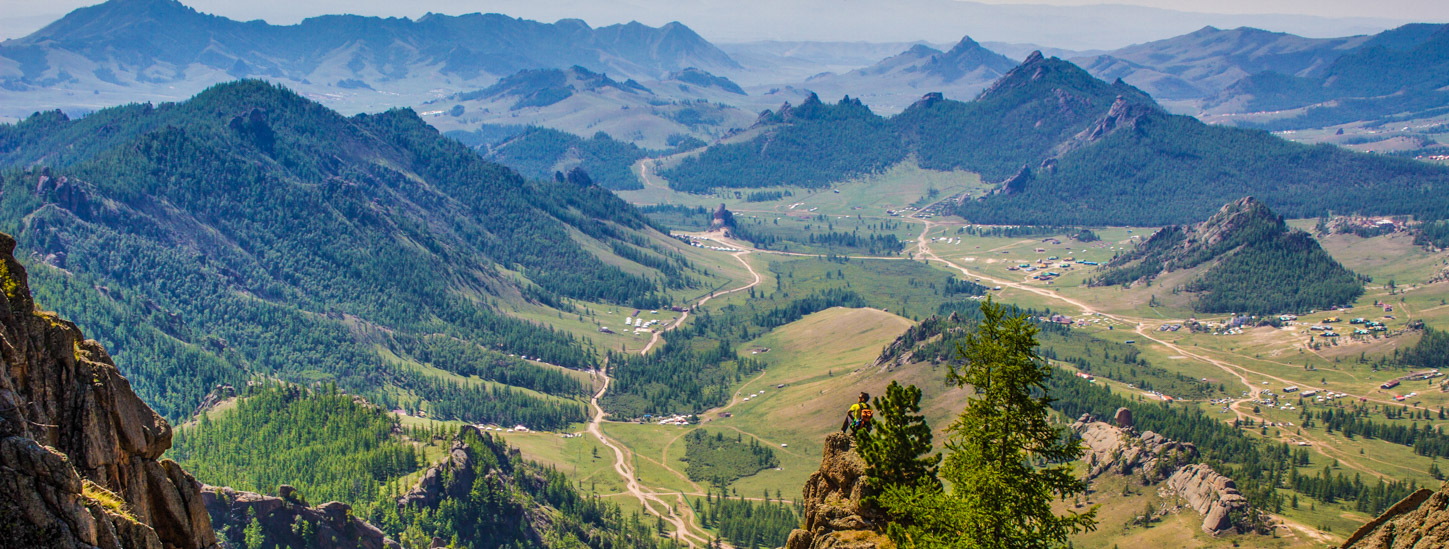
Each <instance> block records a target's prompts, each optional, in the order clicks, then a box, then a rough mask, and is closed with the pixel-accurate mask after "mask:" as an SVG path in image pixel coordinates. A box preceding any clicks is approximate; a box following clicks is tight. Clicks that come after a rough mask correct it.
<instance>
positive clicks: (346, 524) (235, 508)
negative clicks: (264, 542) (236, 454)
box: [201, 486, 401, 549]
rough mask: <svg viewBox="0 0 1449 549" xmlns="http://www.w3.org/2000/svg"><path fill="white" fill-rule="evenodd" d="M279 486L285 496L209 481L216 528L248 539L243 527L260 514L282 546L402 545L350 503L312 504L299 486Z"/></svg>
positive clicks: (205, 492) (206, 496) (374, 548)
mask: <svg viewBox="0 0 1449 549" xmlns="http://www.w3.org/2000/svg"><path fill="white" fill-rule="evenodd" d="M284 488H290V487H284ZM277 492H278V493H279V494H283V495H284V497H273V496H267V495H262V494H254V493H251V492H241V491H237V490H232V489H231V488H225V487H215V486H207V487H205V488H203V489H202V492H201V495H202V499H203V500H204V501H205V502H206V510H207V511H208V512H209V513H210V514H211V516H212V517H213V520H215V525H216V529H217V530H218V531H229V532H233V533H234V534H235V535H234V537H235V539H228V540H227V541H228V542H230V543H232V544H233V545H235V546H238V547H240V546H241V545H240V544H241V543H243V538H242V537H241V534H242V532H243V530H244V529H245V528H246V527H247V525H249V524H250V523H251V521H252V520H256V521H257V524H258V525H260V526H261V527H262V530H263V531H264V532H265V533H266V536H267V539H268V540H271V541H272V542H274V543H276V544H277V546H278V547H315V548H317V549H350V548H356V549H399V548H401V545H398V543H397V542H396V541H393V540H392V539H390V538H388V537H387V536H386V535H384V534H383V532H382V530H379V529H377V527H375V526H373V525H371V524H368V523H366V522H363V521H362V520H360V519H357V518H355V517H353V516H352V507H351V506H350V505H347V504H346V503H341V502H336V501H330V502H327V503H324V504H322V505H320V506H318V507H308V506H307V505H306V502H305V501H303V500H301V499H300V497H299V496H297V495H296V492H295V491H294V490H290V491H289V490H284V489H281V488H279V489H278V491H277ZM286 496H290V497H286Z"/></svg>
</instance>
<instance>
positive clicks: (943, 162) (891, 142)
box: [660, 55, 1449, 226]
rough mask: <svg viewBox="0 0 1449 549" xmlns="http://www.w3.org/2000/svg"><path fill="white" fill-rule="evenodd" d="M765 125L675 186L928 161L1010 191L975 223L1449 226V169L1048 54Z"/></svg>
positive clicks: (692, 167) (697, 165)
mask: <svg viewBox="0 0 1449 549" xmlns="http://www.w3.org/2000/svg"><path fill="white" fill-rule="evenodd" d="M757 126H759V128H760V132H759V135H758V136H757V137H754V138H753V139H750V140H747V141H741V142H732V143H727V144H721V145H716V146H713V147H711V148H710V149H708V150H706V151H705V152H704V153H703V154H700V155H698V156H696V157H692V158H688V159H685V160H683V161H682V162H680V163H679V164H678V165H677V166H675V167H674V168H671V169H668V170H665V171H663V172H662V173H661V174H660V175H662V176H663V177H665V178H666V179H668V180H669V183H670V185H671V186H672V187H673V188H675V189H677V190H682V191H686V192H696V193H697V192H705V191H706V190H708V189H714V188H720V187H765V186H775V185H781V184H785V185H797V186H804V187H817V188H819V187H825V186H828V185H830V184H832V183H835V182H839V181H843V180H846V179H849V178H852V177H858V176H860V175H863V174H870V173H874V172H877V171H879V170H882V169H884V168H885V167H887V166H890V165H892V164H895V163H898V162H901V161H902V160H904V159H905V158H906V157H907V156H911V155H914V156H915V158H916V160H917V161H918V162H919V164H920V166H921V167H922V168H927V169H933V170H953V169H961V170H968V171H973V172H977V173H980V174H981V176H982V178H983V179H985V180H987V181H993V182H998V184H999V187H998V192H995V193H993V194H991V195H990V196H987V197H984V198H981V199H979V200H962V201H959V203H958V204H956V205H954V206H953V207H951V208H948V211H949V212H951V213H956V214H958V215H961V216H962V217H965V218H966V219H967V220H969V221H971V222H973V223H992V224H1039V225H1049V224H1082V225H1123V224H1127V225H1148V226H1150V225H1165V224H1173V223H1188V222H1198V221H1201V220H1202V219H1205V218H1207V217H1208V216H1209V215H1211V213H1212V212H1213V211H1215V210H1216V209H1217V208H1218V207H1219V206H1221V205H1222V204H1223V203H1225V202H1228V201H1230V200H1233V199H1236V198H1238V197H1242V196H1246V195H1253V196H1257V197H1259V199H1260V200H1262V201H1263V202H1264V203H1266V204H1268V205H1269V206H1271V207H1273V208H1274V209H1275V210H1277V211H1279V212H1281V213H1283V214H1285V215H1289V216H1292V217H1311V216H1317V215H1322V214H1324V213H1326V212H1328V211H1330V210H1331V211H1334V212H1343V213H1348V212H1359V213H1366V214H1413V215H1418V216H1421V217H1423V218H1442V217H1444V216H1446V215H1449V210H1446V209H1445V206H1444V205H1443V204H1442V201H1440V200H1437V198H1436V195H1435V194H1434V191H1433V185H1434V184H1435V183H1436V182H1445V181H1449V170H1446V169H1444V168H1442V167H1437V166H1431V165H1427V164H1423V163H1418V162H1413V161H1409V160H1403V159H1395V158H1384V157H1379V156H1371V155H1364V154H1356V153H1352V152H1348V151H1345V150H1342V149H1339V148H1335V147H1330V146H1318V147H1310V146H1305V145H1300V144H1295V143H1291V142H1289V141H1285V140H1283V139H1280V138H1278V137H1276V136H1273V135H1271V134H1268V133H1266V132H1261V131H1255V130H1244V129H1237V128H1227V127H1219V126H1210V125H1206V124H1203V123H1201V122H1199V121H1197V120H1195V119H1193V118H1190V117H1186V116H1177V115H1171V114H1168V113H1166V112H1163V111H1162V110H1161V109H1160V108H1159V107H1158V106H1157V105H1156V104H1155V103H1154V102H1153V100H1152V99H1151V98H1150V97H1149V96H1147V95H1146V94H1144V93H1142V92H1141V91H1140V90H1137V89H1136V88H1133V87H1132V86H1130V85H1127V84H1126V83H1123V82H1121V81H1117V82H1113V83H1107V82H1104V81H1102V80H1099V79H1096V78H1094V77H1092V76H1091V75H1090V74H1088V73H1087V72H1086V71H1085V70H1082V69H1081V68H1079V67H1077V66H1075V65H1073V64H1071V63H1068V62H1066V61H1062V60H1060V59H1055V58H1050V59H1048V58H1045V57H1043V56H1040V55H1033V56H1032V57H1030V58H1028V59H1027V60H1026V62H1025V63H1023V64H1021V65H1020V66H1018V67H1016V68H1015V69H1012V71H1011V72H1009V73H1007V74H1006V75H1005V76H1003V77H1002V78H1001V79H1000V80H998V81H997V82H996V83H994V84H992V86H991V87H989V88H987V89H986V90H985V91H983V92H982V93H981V95H980V97H978V98H977V99H976V100H975V101H970V102H960V101H952V100H947V99H943V98H942V97H941V96H940V95H937V94H930V95H927V96H926V97H925V98H923V99H922V100H920V101H918V102H917V103H916V104H914V105H912V106H911V107H910V108H907V109H906V110H905V111H904V112H902V113H901V114H898V115H896V116H894V117H891V118H883V117H881V116H878V115H876V114H875V113H872V112H870V110H869V109H867V108H865V107H864V105H862V104H860V102H859V101H858V100H856V99H849V100H848V101H847V100H842V101H841V102H840V103H839V104H836V105H826V104H823V103H821V102H820V101H819V100H818V99H813V98H812V99H809V100H807V101H806V102H805V103H802V104H801V105H799V106H790V105H788V104H787V105H786V106H785V107H783V108H781V109H780V111H779V112H770V113H766V114H765V115H763V116H761V118H760V121H759V123H758V124H757ZM1128 197H1130V200H1128V199H1127V198H1128ZM1366 197H1372V198H1373V199H1372V200H1365V198H1366Z"/></svg>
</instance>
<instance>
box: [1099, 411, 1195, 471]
mask: <svg viewBox="0 0 1449 549" xmlns="http://www.w3.org/2000/svg"><path fill="white" fill-rule="evenodd" d="M1124 416H1125V417H1124ZM1116 421H1117V422H1118V424H1121V423H1122V422H1124V421H1125V422H1126V423H1127V424H1128V425H1131V422H1132V413H1131V412H1130V411H1127V410H1126V409H1122V410H1118V411H1117V419H1116ZM1072 430H1073V431H1075V432H1076V433H1077V434H1078V435H1079V436H1081V437H1082V445H1083V446H1085V447H1086V450H1087V453H1086V456H1084V459H1085V461H1086V462H1087V478H1088V479H1093V478H1097V477H1098V476H1101V475H1102V474H1103V473H1108V472H1111V473H1116V474H1119V475H1131V474H1140V475H1142V477H1143V478H1144V479H1146V480H1147V482H1149V483H1157V482H1161V481H1162V480H1164V479H1166V478H1168V476H1169V475H1171V474H1172V473H1173V472H1174V471H1177V470H1178V468H1180V467H1182V466H1184V465H1187V464H1188V463H1191V462H1192V461H1193V460H1194V459H1197V455H1198V453H1197V447H1196V446H1193V445H1192V444H1190V443H1185V442H1177V441H1175V440H1171V439H1169V438H1167V437H1164V436H1162V435H1159V434H1157V433H1154V432H1152V431H1147V432H1145V433H1142V434H1138V433H1137V431H1136V430H1135V429H1132V428H1131V427H1125V428H1123V427H1114V426H1112V425H1111V424H1108V423H1105V422H1101V421H1095V420H1093V419H1092V418H1091V416H1085V415H1084V416H1082V418H1081V419H1078V420H1077V422H1076V423H1073V424H1072Z"/></svg>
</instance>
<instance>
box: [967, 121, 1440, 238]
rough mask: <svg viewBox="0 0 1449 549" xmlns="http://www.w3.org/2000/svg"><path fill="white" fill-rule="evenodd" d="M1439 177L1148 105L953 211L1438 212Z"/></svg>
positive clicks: (1039, 216)
mask: <svg viewBox="0 0 1449 549" xmlns="http://www.w3.org/2000/svg"><path fill="white" fill-rule="evenodd" d="M1446 182H1449V169H1445V168H1444V167H1442V166H1435V165H1432V164H1428V163H1424V162H1418V161H1414V160H1410V159H1405V158H1391V157H1384V156H1371V155H1367V154H1363V153H1356V152H1352V151H1348V150H1344V149H1341V148H1339V147H1336V146H1333V145H1326V144H1325V145H1316V146H1310V145H1302V144H1298V143H1293V142H1290V141H1287V140H1284V139H1281V138H1279V137H1277V136H1274V135H1272V134H1269V133H1266V132H1262V131H1258V130H1247V129H1239V128H1229V127H1223V126H1214V125H1208V124H1204V123H1202V122H1200V121H1198V120H1196V119H1193V118H1191V117H1187V116H1175V115H1167V114H1162V113H1155V114H1149V115H1144V116H1142V117H1140V118H1138V119H1137V120H1135V121H1134V122H1133V124H1132V126H1131V127H1128V128H1123V129H1120V130H1118V131H1115V132H1112V133H1110V134H1108V135H1107V136H1106V137H1104V138H1102V139H1101V140H1100V141H1097V142H1096V143H1095V144H1093V145H1092V146H1088V147H1082V148H1079V149H1077V150H1074V151H1072V152H1070V153H1067V154H1066V155H1065V156H1062V157H1061V158H1059V159H1057V161H1056V163H1055V167H1054V168H1053V169H1052V170H1036V171H1034V178H1033V179H1032V180H1031V181H1030V182H1029V183H1027V184H1026V186H1025V190H1024V191H1022V192H1020V193H1017V194H1014V195H1010V196H1007V195H998V196H992V197H988V198H986V199H984V200H980V201H967V202H965V203H963V204H962V205H961V207H960V208H959V209H958V210H957V213H958V214H960V215H961V216H963V217H965V218H967V219H970V220H971V221H974V222H977V223H998V222H1004V221H1007V220H1009V221H1010V222H1011V223H1024V224H1047V223H1053V224H1055V223H1071V224H1089V225H1109V224H1110V225H1124V224H1125V225H1138V226H1160V225H1167V224H1172V223H1184V222H1189V221H1198V220H1202V219H1205V218H1207V217H1208V216H1209V215H1211V214H1212V212H1213V209H1214V208H1216V207H1217V206H1219V205H1221V204H1223V203H1225V202H1227V201H1230V200H1234V199H1236V198H1239V197H1242V196H1246V195H1252V196H1254V197H1256V198H1258V199H1259V200H1262V201H1263V202H1264V203H1266V204H1268V205H1270V206H1271V207H1272V208H1273V209H1274V210H1275V211H1277V212H1279V213H1282V214H1284V215H1287V216H1290V217H1296V218H1302V217H1317V216H1321V215H1326V214H1328V213H1334V214H1354V213H1363V214H1411V215H1416V216H1419V217H1420V218H1428V219H1443V218H1446V217H1449V204H1446V203H1445V201H1444V200H1441V199H1440V194H1441V193H1440V192H1438V191H1436V189H1439V188H1442V187H1443V186H1444V184H1445V183H1446Z"/></svg>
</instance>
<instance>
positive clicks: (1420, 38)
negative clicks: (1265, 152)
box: [1210, 24, 1449, 129]
mask: <svg viewBox="0 0 1449 549" xmlns="http://www.w3.org/2000/svg"><path fill="white" fill-rule="evenodd" d="M1446 87H1449V25H1430V24H1414V25H1405V26H1403V27H1399V28H1397V29H1394V30H1390V31H1385V32H1383V33H1381V34H1378V35H1375V36H1373V37H1371V38H1369V39H1368V40H1367V41H1365V42H1363V43H1362V45H1360V46H1359V47H1358V48H1356V49H1354V50H1352V51H1349V52H1346V53H1344V54H1343V55H1342V56H1340V57H1338V58H1336V59H1334V61H1333V62H1332V64H1330V65H1329V66H1327V67H1325V68H1324V69H1323V70H1321V71H1318V72H1316V73H1314V74H1307V75H1293V74H1283V73H1279V72H1263V73H1260V74H1256V75H1253V76H1251V77H1249V78H1245V79H1243V80H1241V81H1239V82H1237V83H1235V84H1234V85H1232V86H1230V87H1229V88H1227V89H1225V90H1223V91H1222V93H1220V94H1219V95H1218V96H1216V97H1214V98H1213V99H1212V101H1211V104H1210V108H1215V109H1217V110H1225V109H1231V110H1236V111H1239V112H1253V111H1271V110H1286V109H1294V108H1298V107H1309V106H1311V108H1309V109H1307V110H1306V111H1305V112H1302V113H1300V114H1297V115H1295V116H1291V117H1288V118H1286V119H1284V120H1277V121H1273V122H1271V123H1269V124H1268V125H1269V126H1270V127H1273V128H1278V129H1293V128H1306V127H1323V126H1330V125H1335V124H1343V123H1347V122H1354V121H1359V120H1374V119H1379V118H1383V117H1387V116H1396V117H1400V118H1401V119H1409V118H1412V117H1415V116H1433V115H1435V114H1438V113H1440V112H1442V110H1443V106H1444V105H1445V104H1446V103H1449V89H1446Z"/></svg>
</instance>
